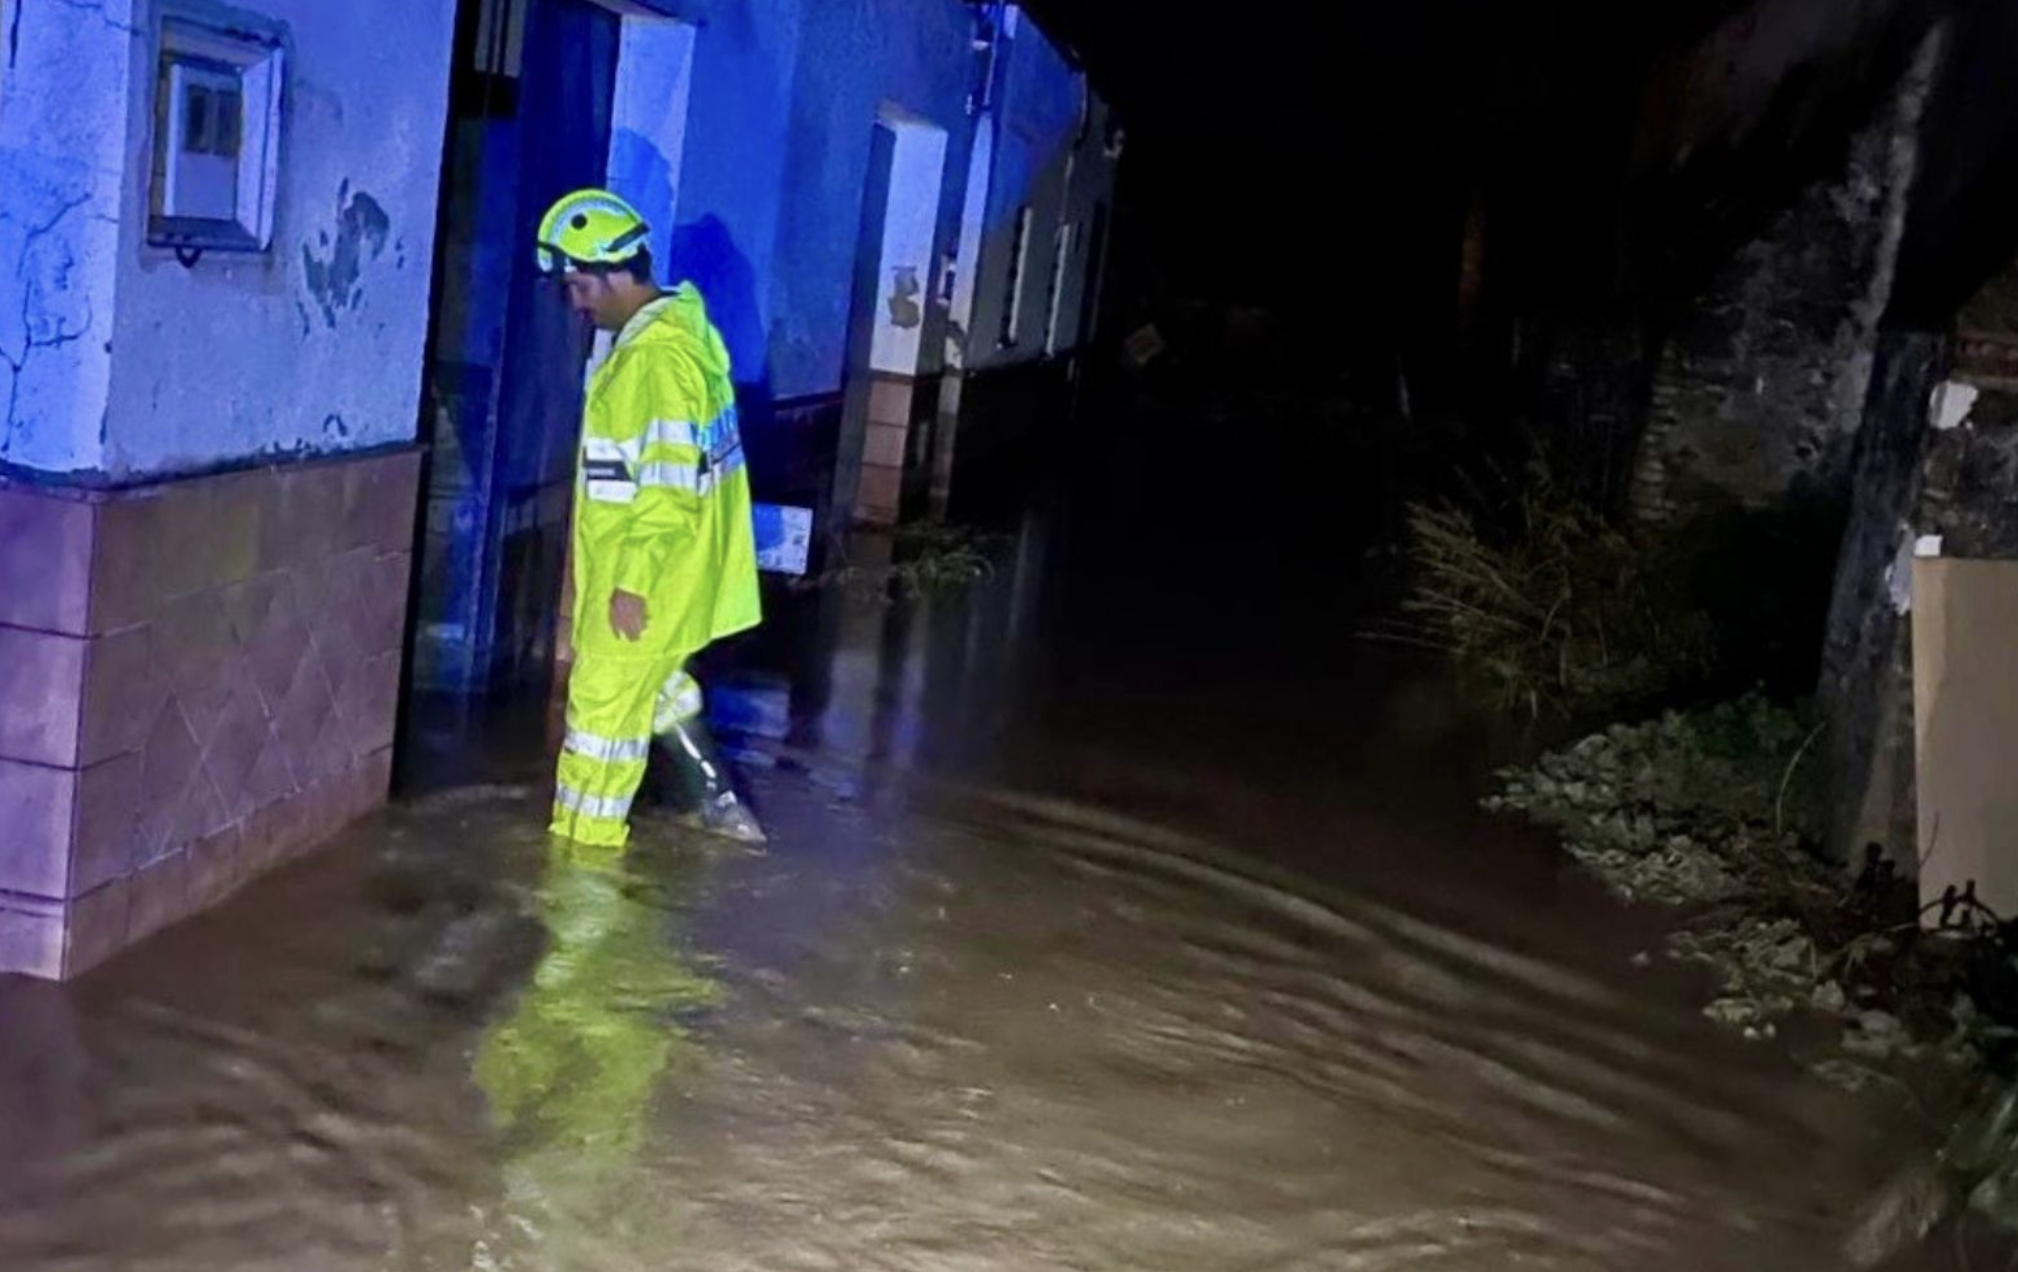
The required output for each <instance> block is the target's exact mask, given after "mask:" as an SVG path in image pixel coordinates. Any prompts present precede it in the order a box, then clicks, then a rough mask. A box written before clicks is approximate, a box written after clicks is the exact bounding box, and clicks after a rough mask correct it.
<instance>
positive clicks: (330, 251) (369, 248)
mask: <svg viewBox="0 0 2018 1272" xmlns="http://www.w3.org/2000/svg"><path fill="white" fill-rule="evenodd" d="M391 237H392V218H391V217H389V216H387V215H386V213H385V209H384V208H383V207H380V206H379V203H378V200H376V199H374V198H372V197H371V196H370V195H369V194H366V193H365V192H364V191H362V190H358V191H355V192H353V191H352V190H351V188H350V182H348V181H345V182H344V183H343V186H342V188H340V189H339V190H338V191H337V194H336V237H335V238H334V239H333V240H332V239H331V237H330V234H329V231H327V230H324V231H322V232H321V233H320V234H318V235H317V236H316V242H315V243H313V244H310V243H303V244H302V245H301V264H302V273H303V275H304V278H305V281H306V282H307V285H308V292H309V295H310V296H311V297H313V298H314V300H315V303H316V306H317V308H319V309H321V310H322V318H323V321H324V322H326V323H328V324H329V329H330V330H331V331H334V330H336V315H337V312H338V311H339V310H346V309H348V310H355V309H356V308H357V307H358V305H359V304H360V303H361V302H362V301H363V299H364V266H365V262H366V255H367V253H368V254H369V257H370V259H371V260H377V259H378V258H379V257H381V256H383V255H385V247H386V243H387V242H388V241H389V240H390V239H391ZM318 248H319V249H320V252H318Z"/></svg>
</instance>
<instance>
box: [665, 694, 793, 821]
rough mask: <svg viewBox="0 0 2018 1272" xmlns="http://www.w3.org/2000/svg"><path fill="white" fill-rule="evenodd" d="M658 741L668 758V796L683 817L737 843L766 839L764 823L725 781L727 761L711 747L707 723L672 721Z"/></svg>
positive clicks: (712, 741)
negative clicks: (669, 781)
mask: <svg viewBox="0 0 2018 1272" xmlns="http://www.w3.org/2000/svg"><path fill="white" fill-rule="evenodd" d="M657 745H658V746H659V747H661V748H662V749H663V750H664V751H665V752H666V754H667V758H668V760H669V761H670V762H669V764H668V765H667V771H668V773H669V775H670V777H671V779H672V780H671V783H670V785H671V788H672V789H671V791H670V794H671V797H672V799H671V802H672V806H673V808H674V809H675V810H677V811H678V812H679V813H680V814H681V820H683V821H685V822H686V823H687V824H688V825H691V826H693V827H695V828H696V829H699V830H704V831H706V832H707V833H709V834H711V835H720V836H722V837H723V838H725V839H733V840H735V841H736V842H737V843H743V844H761V843H763V842H765V840H766V838H767V836H766V835H765V834H764V828H763V827H762V826H761V825H759V824H758V822H757V818H756V816H755V815H754V814H752V813H751V812H750V810H749V809H748V808H746V807H745V806H744V805H743V802H742V801H741V800H740V799H737V798H736V791H735V788H734V787H733V786H731V785H729V770H728V766H727V765H725V764H724V763H723V762H722V757H721V753H720V752H719V751H717V750H716V749H715V740H714V738H713V737H711V736H710V735H709V733H708V726H707V725H706V724H704V723H703V722H701V721H700V720H689V721H687V722H686V723H684V724H677V725H674V726H673V729H672V731H671V732H670V733H665V734H662V735H660V737H659V738H658V740H657Z"/></svg>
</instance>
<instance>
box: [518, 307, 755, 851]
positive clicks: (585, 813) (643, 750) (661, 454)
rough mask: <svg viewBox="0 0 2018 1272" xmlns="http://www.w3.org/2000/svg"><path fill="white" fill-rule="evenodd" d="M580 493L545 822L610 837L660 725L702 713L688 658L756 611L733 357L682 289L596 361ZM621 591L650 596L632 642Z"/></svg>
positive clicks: (584, 839)
mask: <svg viewBox="0 0 2018 1272" xmlns="http://www.w3.org/2000/svg"><path fill="white" fill-rule="evenodd" d="M576 495H577V498H576V505H575V531H574V577H575V612H574V635H573V639H574V647H575V663H574V668H573V671H572V672H571V673H570V676H569V685H568V730H567V742H566V745H565V747H564V749H563V751H562V753H561V761H560V773H559V779H558V781H557V782H556V785H555V792H554V820H553V830H554V833H555V834H557V835H560V836H562V837H564V838H568V839H573V840H576V841H578V842H581V843H589V844H602V845H619V844H622V843H624V842H625V841H626V840H627V839H628V837H629V834H630V830H629V822H628V819H629V817H630V812H631V803H632V801H633V799H634V798H635V796H636V795H637V791H638V787H639V785H640V784H641V783H642V782H643V781H644V776H645V764H646V759H647V757H648V755H649V754H650V751H651V743H652V736H653V734H654V733H655V732H664V731H668V730H671V729H673V728H674V727H676V725H677V724H678V723H679V722H680V721H681V720H682V719H683V718H684V717H686V716H690V715H692V714H693V713H694V712H695V711H697V710H698V709H699V706H698V702H697V701H695V699H697V696H698V695H697V693H696V692H695V691H694V689H693V682H692V680H691V679H689V678H688V677H687V676H686V675H685V674H684V672H683V670H682V669H683V666H684V664H685V662H686V660H687V659H688V658H689V657H690V656H692V655H693V654H695V653H698V652H699V651H700V650H701V649H702V648H703V647H704V646H706V645H707V644H708V643H709V642H710V641H713V640H718V639H720V638H721V637H724V636H728V635H732V634H734V633H736V632H740V631H744V630H746V629H748V628H751V627H754V626H756V624H757V622H758V621H759V619H760V618H761V617H762V614H761V605H760V602H759V600H758V592H757V552H756V542H755V533H754V530H753V527H752V525H751V519H750V478H749V474H748V472H747V471H746V470H745V467H744V463H743V439H742V436H741V432H740V430H739V429H738V427H737V422H736V395H735V387H734V385H733V384H732V382H731V381H730V378H729V355H728V351H727V350H726V349H725V348H724V347H723V345H722V337H721V335H720V333H718V332H717V331H716V330H715V328H714V326H713V325H712V324H710V323H709V321H708V314H707V307H706V306H705V305H704V304H703V303H702V301H701V294H700V293H699V292H697V291H695V290H694V288H693V287H692V286H691V285H689V284H684V283H683V284H681V285H680V286H679V287H678V288H676V289H675V290H674V291H672V292H671V293H669V294H667V295H665V296H662V297H660V298H659V299H657V300H654V301H652V302H651V303H650V304H648V305H646V306H645V307H644V308H643V309H641V310H639V311H638V313H637V315H636V316H635V317H633V318H632V319H631V321H630V322H629V323H628V324H626V325H625V327H624V329H623V331H622V332H621V333H620V334H619V335H618V336H617V341H616V346H615V348H614V349H613V350H612V351H611V353H610V356H609V359H608V361H606V362H605V363H604V364H603V365H602V366H601V367H600V368H598V369H597V371H596V374H595V378H594V380H593V381H592V382H591V383H590V385H589V400H588V410H587V415H586V419H585V421H584V423H583V427H582V455H581V480H580V483H579V485H578V487H577V490H576ZM619 591H624V592H630V593H633V594H635V595H637V596H641V597H643V598H644V600H645V614H646V617H645V632H644V637H643V639H641V640H639V641H636V642H632V641H627V640H625V639H623V638H622V637H621V636H619V635H617V633H616V631H615V630H614V629H613V628H612V627H611V625H610V600H611V597H612V596H613V595H614V594H615V593H617V592H619Z"/></svg>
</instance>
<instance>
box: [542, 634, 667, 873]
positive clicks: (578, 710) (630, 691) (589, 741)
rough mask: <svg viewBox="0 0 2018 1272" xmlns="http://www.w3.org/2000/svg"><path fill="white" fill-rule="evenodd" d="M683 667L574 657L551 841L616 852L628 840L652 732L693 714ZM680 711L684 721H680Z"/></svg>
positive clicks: (658, 662) (663, 660) (662, 660)
mask: <svg viewBox="0 0 2018 1272" xmlns="http://www.w3.org/2000/svg"><path fill="white" fill-rule="evenodd" d="M685 663H686V656H685V655H684V654H681V655H675V656H669V657H666V658H658V659H653V658H610V657H600V656H596V655H592V654H584V655H582V656H580V657H579V659H578V660H577V661H576V663H575V665H574V669H573V671H572V673H571V674H570V675H569V678H568V732H567V743H566V745H565V746H564V747H563V748H562V750H561V757H560V764H559V766H558V772H557V774H556V777H555V782H554V811H553V826H552V830H553V833H554V834H556V835H558V836H560V837H561V838H564V839H572V840H574V841H575V842H577V843H583V844H592V845H599V846H606V847H620V846H622V845H623V844H624V843H625V842H626V841H627V840H628V839H629V836H630V828H629V825H628V822H629V819H630V813H631V805H632V802H633V801H634V800H635V799H636V798H637V793H638V788H639V786H641V785H643V783H644V780H645V767H646V763H647V761H648V759H649V757H650V754H651V741H652V735H653V733H654V732H655V731H661V732H662V731H664V730H666V729H670V728H671V727H673V725H674V724H677V723H681V722H683V721H684V720H686V719H690V718H692V715H697V714H699V710H700V686H699V684H698V683H696V682H695V680H694V679H693V677H692V676H689V675H687V674H686V672H685V670H684V664H685ZM687 708H691V714H682V712H683V711H684V710H685V709H687ZM661 720H665V721H666V723H665V724H663V725H662V724H661V723H660V721H661Z"/></svg>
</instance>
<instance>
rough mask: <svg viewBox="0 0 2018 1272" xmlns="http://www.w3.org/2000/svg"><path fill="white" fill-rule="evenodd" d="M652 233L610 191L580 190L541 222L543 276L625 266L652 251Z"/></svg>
mask: <svg viewBox="0 0 2018 1272" xmlns="http://www.w3.org/2000/svg"><path fill="white" fill-rule="evenodd" d="M651 233H652V227H651V226H649V225H647V224H645V218H644V217H642V216H640V215H639V214H638V210H637V209H636V208H634V207H632V206H631V205H630V204H628V203H626V202H624V201H623V200H622V199H620V198H618V197H617V196H616V195H614V194H611V193H610V192H609V191H608V190H577V191H575V192H574V193H573V194H570V195H568V196H566V197H565V198H563V199H561V201H560V202H558V203H556V204H554V205H553V206H552V207H551V208H548V209H547V214H546V219H544V220H542V221H541V222H540V237H539V247H538V249H537V250H538V253H539V267H540V273H542V274H561V273H565V272H567V271H568V270H572V269H580V268H582V267H583V266H585V265H621V264H623V263H624V262H625V261H628V260H630V259H631V258H632V257H634V256H636V255H637V254H638V253H639V252H640V251H643V250H644V249H645V247H646V246H648V244H647V243H646V241H645V240H646V239H648V238H649V237H650V236H651Z"/></svg>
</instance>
